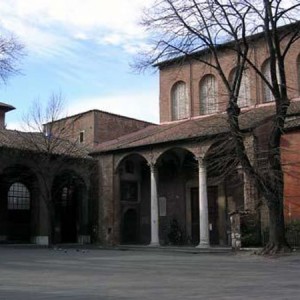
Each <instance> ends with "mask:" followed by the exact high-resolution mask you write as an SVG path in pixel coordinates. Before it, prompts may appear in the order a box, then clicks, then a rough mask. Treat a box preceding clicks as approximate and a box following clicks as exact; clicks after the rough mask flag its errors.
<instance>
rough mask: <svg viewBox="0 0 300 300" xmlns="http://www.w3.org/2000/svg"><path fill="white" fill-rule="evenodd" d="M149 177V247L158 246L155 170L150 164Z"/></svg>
mask: <svg viewBox="0 0 300 300" xmlns="http://www.w3.org/2000/svg"><path fill="white" fill-rule="evenodd" d="M150 173H151V175H150V177H151V242H150V245H149V246H159V216H158V196H157V169H156V166H155V165H154V164H150Z"/></svg>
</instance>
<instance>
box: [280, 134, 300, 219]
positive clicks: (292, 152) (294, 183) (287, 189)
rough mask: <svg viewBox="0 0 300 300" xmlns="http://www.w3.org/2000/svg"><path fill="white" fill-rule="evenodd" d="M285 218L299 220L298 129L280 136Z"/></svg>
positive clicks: (299, 141) (299, 145)
mask: <svg viewBox="0 0 300 300" xmlns="http://www.w3.org/2000/svg"><path fill="white" fill-rule="evenodd" d="M281 149H282V154H281V155H282V165H283V170H284V207H285V220H286V222H287V223H288V222H289V221H291V220H295V219H298V220H300V188H299V187H300V152H299V149H300V130H298V131H294V132H289V133H287V134H285V135H284V136H283V137H282V138H281Z"/></svg>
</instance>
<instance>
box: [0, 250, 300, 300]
mask: <svg viewBox="0 0 300 300" xmlns="http://www.w3.org/2000/svg"><path fill="white" fill-rule="evenodd" d="M299 298H300V255H297V254H293V255H291V256H284V257H280V258H276V259H274V258H265V257H259V256H255V255H249V254H243V255H241V254H240V255H233V254H204V253H201V254H199V253H198V254H192V253H169V252H149V251H132V250H129V251H116V250H82V249H80V250H76V249H67V250H63V249H62V250H49V249H26V248H23V247H19V248H13V247H0V299H1V300H10V299H14V300H18V299H22V300H31V299H35V300H36V299H43V300H46V299H47V300H48V299H49V300H50V299H73V300H77V299H81V300H85V299H87V300H88V299H105V300H117V299H118V300H119V299H120V300H125V299H139V300H141V299H142V300H144V299H158V300H164V299H172V300H177V299H181V300H186V299H231V300H232V299H264V300H266V299H299Z"/></svg>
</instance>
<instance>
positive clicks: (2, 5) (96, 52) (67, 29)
mask: <svg viewBox="0 0 300 300" xmlns="http://www.w3.org/2000/svg"><path fill="white" fill-rule="evenodd" d="M151 1H152V0H130V1H124V0H123V1H122V0H109V1H104V0H84V1H82V0H26V1H25V0H5V1H4V0H3V1H1V2H0V26H1V32H2V33H3V32H6V31H9V32H12V33H13V34H15V35H16V36H17V37H18V38H19V39H20V41H21V42H22V43H23V44H24V45H25V49H26V53H27V55H26V57H25V58H24V59H23V61H22V65H21V68H22V73H23V74H22V75H19V76H14V77H12V78H11V79H10V80H9V82H8V84H7V85H6V86H1V89H0V93H1V98H0V102H5V103H9V104H11V105H13V106H15V107H16V108H17V110H15V111H13V112H10V113H8V115H7V124H8V128H15V127H16V126H17V124H18V122H19V121H20V120H21V116H22V114H24V112H26V110H28V107H29V106H30V104H31V103H32V102H33V101H34V100H35V99H37V98H39V99H40V100H41V101H47V99H48V97H49V95H50V94H51V93H52V92H56V91H61V92H62V93H63V94H64V96H65V98H66V106H67V113H68V114H69V115H71V114H74V113H78V112H81V111H85V110H89V109H94V108H95V109H101V110H105V111H110V112H114V113H118V114H123V115H126V116H131V117H135V118H139V119H145V120H147V121H152V122H158V74H157V73H156V74H154V75H151V74H147V75H145V74H144V75H143V74H139V75H138V74H134V73H133V71H132V70H131V68H130V66H129V64H130V63H132V62H133V59H134V54H135V53H136V51H137V50H138V49H139V48H140V47H142V46H143V45H144V41H145V37H146V36H145V33H144V32H143V29H142V28H141V26H140V25H139V24H138V22H139V19H140V18H141V14H142V8H143V6H145V5H149V4H150V3H151Z"/></svg>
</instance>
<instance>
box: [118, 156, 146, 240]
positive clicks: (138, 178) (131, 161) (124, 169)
mask: <svg viewBox="0 0 300 300" xmlns="http://www.w3.org/2000/svg"><path fill="white" fill-rule="evenodd" d="M117 171H118V175H119V186H120V188H119V207H120V242H121V243H123V244H149V243H150V236H151V215H150V170H149V166H148V164H147V161H146V159H145V158H144V157H142V156H141V155H138V154H131V155H128V156H126V157H125V158H123V160H122V161H121V162H120V164H119V166H118V169H117Z"/></svg>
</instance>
